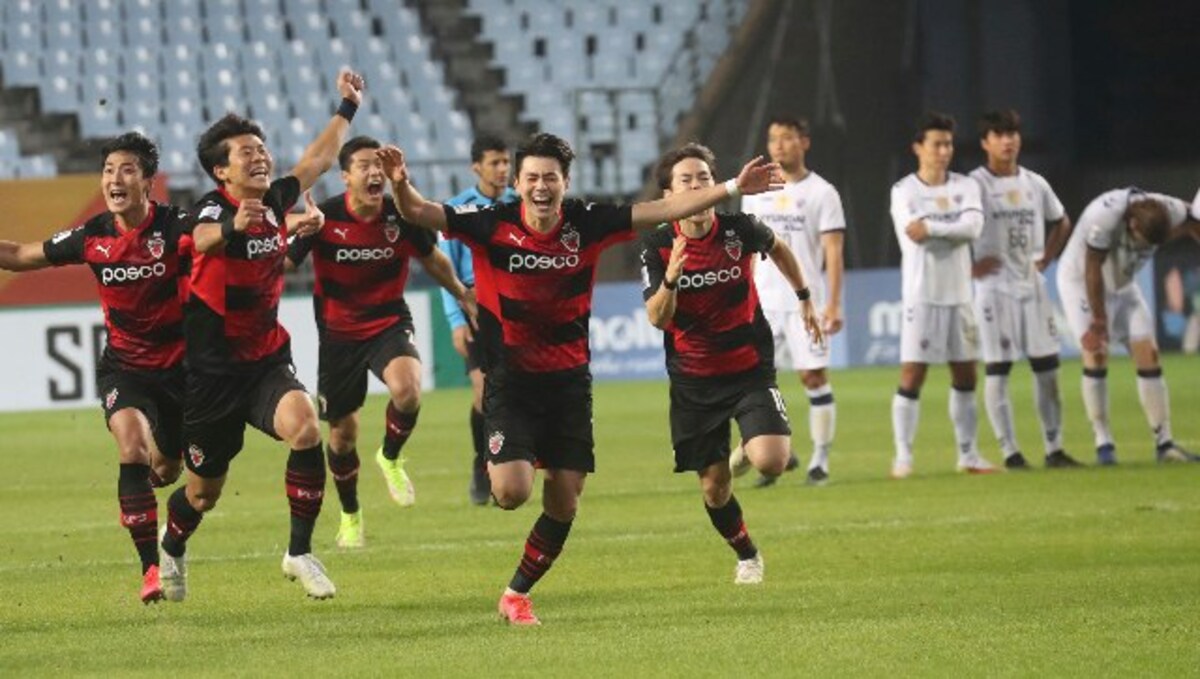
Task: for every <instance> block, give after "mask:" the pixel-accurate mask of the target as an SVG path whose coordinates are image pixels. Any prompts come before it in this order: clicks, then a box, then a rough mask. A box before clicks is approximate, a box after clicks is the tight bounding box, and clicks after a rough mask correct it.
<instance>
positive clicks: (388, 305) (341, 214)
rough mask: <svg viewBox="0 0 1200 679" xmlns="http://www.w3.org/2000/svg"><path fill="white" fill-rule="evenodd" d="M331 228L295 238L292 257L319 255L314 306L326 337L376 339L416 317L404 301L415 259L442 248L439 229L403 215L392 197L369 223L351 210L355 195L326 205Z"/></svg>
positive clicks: (296, 259)
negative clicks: (408, 219)
mask: <svg viewBox="0 0 1200 679" xmlns="http://www.w3.org/2000/svg"><path fill="white" fill-rule="evenodd" d="M320 208H321V211H322V212H324V213H325V227H324V228H322V229H321V230H320V231H318V232H317V233H315V234H313V235H312V236H308V237H306V238H298V237H293V238H292V239H291V242H290V244H289V246H288V259H290V260H292V263H293V264H300V263H301V262H303V261H304V258H305V257H307V256H308V254H309V252H312V254H313V270H314V271H315V273H316V285H315V287H314V288H313V309H314V311H315V312H316V318H317V327H318V328H319V329H320V330H321V336H322V337H323V338H328V339H331V340H334V341H338V342H344V341H351V340H364V339H370V338H372V337H374V336H376V335H378V334H379V333H380V332H383V331H384V330H386V329H387V328H390V327H391V326H393V325H395V324H396V323H399V322H400V321H406V320H409V319H410V318H411V314H410V313H409V310H408V305H407V304H406V303H405V302H404V284H405V283H406V282H407V281H408V272H409V261H410V260H411V259H412V258H413V257H418V258H424V257H428V256H429V255H430V254H432V253H433V249H434V248H435V247H437V236H436V235H435V234H434V232H432V231H429V230H427V229H422V228H420V227H418V226H413V225H412V224H409V223H408V222H405V221H404V220H403V219H401V218H400V212H399V211H398V210H397V209H396V204H395V203H394V202H393V201H392V199H391V197H385V198H384V201H383V210H382V211H381V212H380V214H379V216H378V217H376V218H375V219H373V220H371V221H366V220H364V219H362V218H360V217H359V216H358V215H356V214H354V211H353V210H351V209H350V196H349V194H345V193H343V194H341V195H338V196H334V197H333V198H330V199H329V200H327V201H325V202H324V203H321V205H320Z"/></svg>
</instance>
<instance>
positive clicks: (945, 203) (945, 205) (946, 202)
mask: <svg viewBox="0 0 1200 679" xmlns="http://www.w3.org/2000/svg"><path fill="white" fill-rule="evenodd" d="M935 202H936V203H937V207H938V209H939V210H943V211H945V210H949V209H950V199H949V198H947V197H945V196H938V197H937V199H936V201H935Z"/></svg>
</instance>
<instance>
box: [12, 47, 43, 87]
mask: <svg viewBox="0 0 1200 679" xmlns="http://www.w3.org/2000/svg"><path fill="white" fill-rule="evenodd" d="M3 67H4V85H5V86H6V87H12V86H14V85H24V86H33V85H37V84H38V83H40V82H41V80H42V73H41V65H40V64H39V63H38V58H37V51H27V50H24V49H15V50H10V51H9V52H8V53H6V54H5V55H4V61H3Z"/></svg>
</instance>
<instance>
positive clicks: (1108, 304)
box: [1058, 277, 1154, 345]
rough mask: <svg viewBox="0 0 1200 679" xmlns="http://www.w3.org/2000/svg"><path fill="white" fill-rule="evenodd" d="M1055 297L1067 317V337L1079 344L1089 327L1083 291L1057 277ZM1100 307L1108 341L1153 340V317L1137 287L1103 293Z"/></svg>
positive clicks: (1089, 313) (1085, 291)
mask: <svg viewBox="0 0 1200 679" xmlns="http://www.w3.org/2000/svg"><path fill="white" fill-rule="evenodd" d="M1058 296H1059V297H1060V298H1062V305H1063V314H1064V315H1065V316H1066V317H1067V326H1068V327H1070V329H1071V335H1072V336H1074V337H1075V340H1076V341H1079V340H1081V339H1082V338H1083V333H1085V332H1087V329H1088V326H1089V325H1091V324H1092V308H1091V306H1089V305H1088V301H1087V290H1086V288H1085V287H1084V285H1083V284H1082V283H1080V282H1078V281H1071V280H1063V278H1062V277H1060V278H1059V279H1058ZM1104 308H1105V310H1106V311H1107V312H1108V341H1109V342H1111V343H1114V344H1125V345H1127V344H1129V343H1130V342H1132V341H1136V340H1145V339H1149V340H1153V339H1154V315H1153V314H1151V313H1150V306H1149V305H1148V304H1146V298H1144V297H1142V291H1141V290H1140V289H1139V288H1138V286H1136V285H1127V286H1125V287H1124V288H1121V289H1120V290H1117V291H1116V292H1108V293H1105V295H1104Z"/></svg>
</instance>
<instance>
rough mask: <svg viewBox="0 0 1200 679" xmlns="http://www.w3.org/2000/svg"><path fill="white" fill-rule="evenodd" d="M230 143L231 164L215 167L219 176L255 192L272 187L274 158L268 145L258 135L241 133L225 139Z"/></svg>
mask: <svg viewBox="0 0 1200 679" xmlns="http://www.w3.org/2000/svg"><path fill="white" fill-rule="evenodd" d="M225 143H226V144H228V145H229V165H226V166H225V167H220V166H218V167H217V168H216V169H215V172H216V175H217V178H218V179H220V180H221V181H223V182H225V184H226V185H227V186H236V187H238V188H241V189H249V190H251V191H254V192H264V193H265V192H266V190H267V189H269V188H271V169H272V167H273V166H274V160H272V158H271V154H270V152H269V151H267V145H266V144H265V143H264V142H263V140H262V139H259V138H258V136H257V135H253V134H241V135H238V136H236V137H230V138H229V139H226V140H225Z"/></svg>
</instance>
